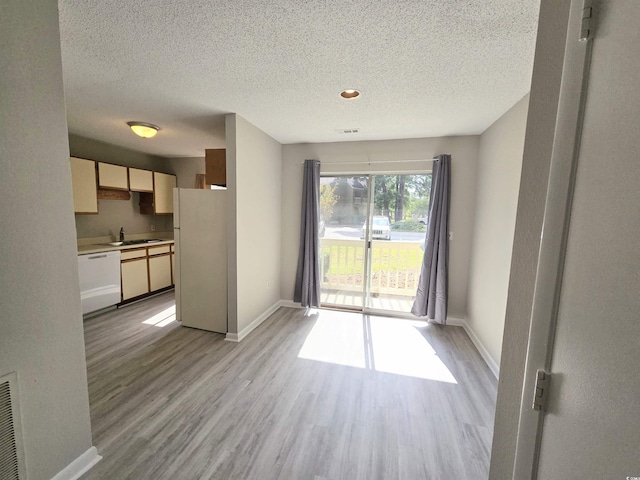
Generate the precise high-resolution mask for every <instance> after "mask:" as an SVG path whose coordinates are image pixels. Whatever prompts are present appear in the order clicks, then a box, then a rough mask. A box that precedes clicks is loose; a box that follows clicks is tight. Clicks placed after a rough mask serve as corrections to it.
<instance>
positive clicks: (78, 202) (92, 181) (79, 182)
mask: <svg viewBox="0 0 640 480" xmlns="http://www.w3.org/2000/svg"><path fill="white" fill-rule="evenodd" d="M71 183H72V186H73V211H74V212H75V213H94V214H95V213H98V189H97V187H96V162H94V161H93V160H85V159H84V158H75V157H71Z"/></svg>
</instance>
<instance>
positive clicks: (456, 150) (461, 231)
mask: <svg viewBox="0 0 640 480" xmlns="http://www.w3.org/2000/svg"><path fill="white" fill-rule="evenodd" d="M478 143H479V137H477V136H467V137H441V138H416V139H406V140H380V141H363V142H340V143H316V144H294V145H284V146H283V147H282V151H283V156H282V279H281V284H280V290H281V292H282V298H283V299H285V300H293V290H294V283H295V276H296V268H297V262H298V248H299V244H300V208H301V206H300V202H301V198H302V170H303V165H302V164H303V161H304V160H305V159H316V160H320V162H321V163H322V162H325V165H323V166H321V171H322V172H327V171H329V170H330V171H331V172H332V173H337V172H344V173H357V172H363V171H367V169H369V168H372V167H371V166H369V165H368V164H369V162H375V163H374V165H373V167H374V168H376V169H378V170H379V169H381V168H383V169H386V170H387V171H388V172H390V173H393V171H394V169H395V168H394V165H397V168H398V169H402V170H406V169H407V168H415V169H416V170H425V169H428V170H430V169H431V164H432V161H431V159H433V157H434V156H435V155H438V154H440V153H449V154H451V159H452V165H451V191H452V194H451V197H452V198H451V217H450V230H451V231H452V232H453V239H452V240H451V242H450V255H449V312H448V314H449V317H456V318H464V316H465V313H466V298H467V277H468V273H469V256H470V251H471V237H472V233H473V221H474V220H473V210H474V209H473V202H474V200H475V184H476V169H477V160H478V158H477V157H478ZM415 160H424V163H422V162H415ZM403 161H404V162H403ZM379 162H383V163H379ZM329 163H332V164H333V165H328V164H329ZM341 163H342V164H343V165H340V164H341ZM358 163H360V164H362V166H361V167H359V166H358Z"/></svg>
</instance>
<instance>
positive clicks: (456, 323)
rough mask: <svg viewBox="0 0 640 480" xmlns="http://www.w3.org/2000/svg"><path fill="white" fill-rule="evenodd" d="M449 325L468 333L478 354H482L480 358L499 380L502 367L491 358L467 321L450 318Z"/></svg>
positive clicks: (448, 319)
mask: <svg viewBox="0 0 640 480" xmlns="http://www.w3.org/2000/svg"><path fill="white" fill-rule="evenodd" d="M447 325H454V326H457V327H462V328H464V331H465V332H467V335H468V336H469V338H470V339H471V342H472V343H473V344H474V345H475V347H476V349H478V353H480V356H481V357H482V359H483V360H484V363H486V364H487V366H488V367H489V370H491V373H493V375H494V376H495V377H496V378H498V376H499V375H500V366H499V365H498V364H497V363H496V362H495V360H494V359H493V358H491V355H489V351H488V350H487V349H486V348H485V347H484V345H483V344H482V342H481V341H480V339H479V338H478V336H477V335H476V332H474V331H473V330H472V329H471V327H470V326H469V324H468V323H467V321H466V320H464V319H462V318H452V317H449V318H447Z"/></svg>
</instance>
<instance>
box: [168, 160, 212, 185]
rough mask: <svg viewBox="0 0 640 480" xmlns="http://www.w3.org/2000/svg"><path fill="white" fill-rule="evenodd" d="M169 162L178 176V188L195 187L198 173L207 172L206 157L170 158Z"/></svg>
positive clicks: (171, 168)
mask: <svg viewBox="0 0 640 480" xmlns="http://www.w3.org/2000/svg"><path fill="white" fill-rule="evenodd" d="M167 162H168V163H169V168H170V170H171V171H172V172H173V173H174V174H175V175H176V176H177V177H178V188H194V187H195V184H196V175H197V174H203V175H204V173H205V163H204V157H187V158H169V159H167Z"/></svg>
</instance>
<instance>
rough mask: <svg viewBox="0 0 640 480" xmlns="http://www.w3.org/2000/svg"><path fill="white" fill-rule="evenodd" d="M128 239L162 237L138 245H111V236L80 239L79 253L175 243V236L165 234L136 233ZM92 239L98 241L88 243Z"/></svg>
mask: <svg viewBox="0 0 640 480" xmlns="http://www.w3.org/2000/svg"><path fill="white" fill-rule="evenodd" d="M125 238H126V239H127V240H143V239H149V238H159V239H161V240H160V241H159V242H151V243H139V244H136V245H119V246H115V245H109V242H112V241H113V240H111V239H110V238H108V237H107V238H104V239H102V238H96V239H78V255H86V254H89V253H100V252H112V251H115V250H129V249H133V248H145V247H154V246H158V245H169V244H171V243H173V238H168V237H167V236H164V235H136V236H135V237H134V236H133V235H132V236H130V237H125ZM91 241H95V242H96V243H88V242H91Z"/></svg>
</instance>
